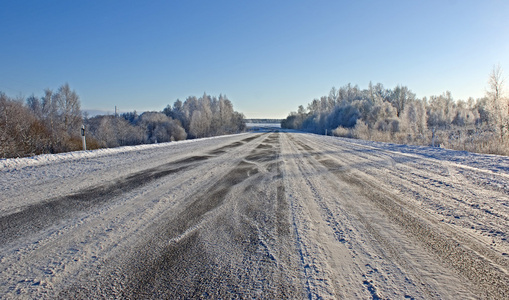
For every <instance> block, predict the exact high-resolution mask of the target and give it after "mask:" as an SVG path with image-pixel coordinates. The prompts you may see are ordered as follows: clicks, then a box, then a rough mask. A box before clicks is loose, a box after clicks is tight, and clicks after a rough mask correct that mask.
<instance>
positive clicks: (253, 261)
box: [0, 132, 509, 299]
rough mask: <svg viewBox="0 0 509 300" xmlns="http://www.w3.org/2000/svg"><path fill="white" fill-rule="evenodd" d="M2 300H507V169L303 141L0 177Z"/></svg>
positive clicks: (53, 164)
mask: <svg viewBox="0 0 509 300" xmlns="http://www.w3.org/2000/svg"><path fill="white" fill-rule="evenodd" d="M0 190H1V194H0V298H2V299H4V298H5V299H10V298H33V299H36V298H37V299H40V298H61V299H70V298H78V299H80V298H81V299H87V298H139V299H147V298H155V299H160V298H171V299H175V298H200V297H202V298H265V299H279V298H289V299H304V298H308V299H318V298H324V299H330V298H339V299H342V298H347V299H349V298H354V299H402V298H408V299H469V298H471V299H479V298H491V299H507V298H508V297H509V242H508V240H507V238H508V235H509V158H505V157H500V156H489V155H473V154H469V153H465V152H456V151H449V150H445V149H431V148H426V147H403V146H398V145H391V144H382V143H373V142H365V141H356V140H348V139H340V138H333V137H325V136H317V135H311V134H302V133H285V132H262V133H249V134H241V135H232V136H224V137H219V138H211V139H203V140H196V141H193V142H180V143H169V144H161V145H155V146H146V147H125V148H120V149H117V150H111V151H109V152H108V151H103V152H101V151H97V152H94V151H91V152H82V153H81V154H75V155H67V156H66V155H60V156H59V155H56V156H46V157H45V158H44V159H34V158H32V159H18V160H4V161H0Z"/></svg>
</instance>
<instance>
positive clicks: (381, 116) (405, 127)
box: [281, 67, 509, 155]
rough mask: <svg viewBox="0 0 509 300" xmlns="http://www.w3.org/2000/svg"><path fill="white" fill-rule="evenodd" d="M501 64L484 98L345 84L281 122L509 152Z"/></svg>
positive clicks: (331, 132)
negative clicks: (424, 93) (422, 96)
mask: <svg viewBox="0 0 509 300" xmlns="http://www.w3.org/2000/svg"><path fill="white" fill-rule="evenodd" d="M503 88H504V79H503V77H502V71H501V69H500V67H494V68H493V71H492V72H491V74H490V76H489V81H488V89H487V91H486V95H485V96H484V97H482V98H478V99H473V98H471V97H470V98H469V99H467V100H466V101H464V100H458V101H456V100H454V99H453V97H452V95H451V93H450V92H445V93H443V94H442V95H438V96H431V97H429V98H427V97H424V98H417V96H416V95H415V94H414V93H413V92H412V91H411V90H410V89H409V88H408V87H406V86H399V85H398V86H396V87H394V88H392V89H387V88H385V87H384V86H383V85H382V84H381V83H378V84H372V83H369V86H368V88H367V89H360V88H359V87H358V86H357V85H352V84H347V85H345V86H343V87H341V88H339V89H336V88H335V87H333V88H332V89H331V90H330V92H329V95H327V96H322V97H321V98H319V99H314V100H313V101H312V102H311V103H309V104H308V105H307V107H306V108H305V107H304V106H302V105H300V106H299V107H298V110H297V111H296V112H291V113H290V114H289V115H288V117H287V118H286V119H284V120H283V121H282V122H281V127H282V128H288V129H297V130H303V131H307V132H313V133H317V134H329V135H337V136H343V137H351V138H359V139H366V140H375V141H382V142H395V143H400V144H414V145H431V146H441V147H447V148H450V149H456V150H466V151H471V152H482V153H493V154H503V155H509V147H508V146H509V139H508V135H509V110H508V109H509V106H508V99H507V97H505V95H504V92H503Z"/></svg>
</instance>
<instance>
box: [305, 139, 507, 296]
mask: <svg viewBox="0 0 509 300" xmlns="http://www.w3.org/2000/svg"><path fill="white" fill-rule="evenodd" d="M301 146H302V147H303V148H304V150H306V151H308V152H309V154H310V156H313V155H316V154H313V153H314V152H315V150H314V149H313V148H311V147H309V146H308V145H305V144H301ZM316 159H317V161H318V162H319V163H321V164H322V165H323V166H324V167H325V168H327V169H328V170H329V171H330V172H331V173H333V174H334V175H335V176H336V177H338V178H339V179H340V180H341V181H343V182H347V183H349V184H350V185H352V186H356V187H357V188H358V191H359V192H360V193H361V194H363V195H365V196H366V198H367V199H370V200H371V201H372V203H373V204H375V205H376V206H377V207H379V208H380V209H382V210H383V211H384V212H385V213H386V214H387V215H389V216H390V218H391V219H392V220H393V222H395V223H396V224H398V225H399V226H401V228H403V229H404V230H406V231H408V232H409V233H410V234H411V235H413V236H415V237H417V238H418V240H420V242H421V243H422V244H423V245H424V246H425V247H426V248H427V249H429V250H430V251H432V252H433V253H434V254H435V255H438V256H439V257H440V258H441V259H442V260H443V261H445V262H447V264H448V265H450V266H452V267H453V268H454V269H456V270H457V272H459V273H460V274H461V275H463V276H465V277H467V278H468V279H470V280H471V281H472V282H474V283H475V284H477V285H478V287H480V288H481V289H482V291H483V293H484V295H483V296H484V297H488V298H494V299H504V298H506V297H508V296H509V285H508V283H509V275H508V274H507V270H506V268H507V265H506V264H507V260H505V259H502V258H501V257H498V256H497V255H494V254H491V250H490V249H488V248H485V247H483V246H482V245H480V244H478V243H476V242H475V241H474V240H471V239H470V238H468V237H466V236H460V235H459V232H452V231H450V230H448V229H447V227H445V226H440V224H438V222H437V221H436V220H433V219H432V218H427V217H426V215H425V213H424V212H423V211H419V210H416V209H415V208H413V207H412V206H411V205H410V204H409V203H405V201H403V200H402V199H399V197H398V196H396V195H394V194H392V193H391V192H390V191H387V190H384V189H383V188H381V187H380V186H377V185H376V182H375V183H373V182H371V181H369V180H366V179H364V178H363V177H362V175H361V174H360V173H359V172H356V170H354V169H351V168H345V165H343V164H341V163H338V162H336V161H335V160H334V159H328V158H325V159H324V158H321V157H319V156H318V157H316ZM492 259H494V260H492Z"/></svg>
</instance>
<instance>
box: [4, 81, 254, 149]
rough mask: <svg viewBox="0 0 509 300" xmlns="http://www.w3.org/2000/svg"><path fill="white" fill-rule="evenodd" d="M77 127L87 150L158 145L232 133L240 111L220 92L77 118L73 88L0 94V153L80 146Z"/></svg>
mask: <svg viewBox="0 0 509 300" xmlns="http://www.w3.org/2000/svg"><path fill="white" fill-rule="evenodd" d="M82 125H85V127H86V134H87V148H88V149H97V148H104V147H117V146H126V145H138V144H145V143H163V142H170V141H179V140H185V139H189V138H202V137H208V136H215V135H223V134H232V133H238V132H242V131H244V130H245V126H246V125H245V122H244V115H243V114H241V113H239V112H237V111H235V110H234V109H233V104H232V102H231V101H230V100H228V98H227V97H226V96H223V95H220V96H219V97H218V98H216V97H212V96H209V95H207V94H204V95H203V96H202V97H200V98H197V97H194V96H191V97H188V98H187V99H186V100H185V101H184V102H182V101H180V100H177V101H175V103H174V104H173V106H171V105H168V106H167V107H166V108H164V109H163V110H162V111H159V112H143V113H141V114H138V113H137V112H136V111H134V112H129V113H123V114H120V115H99V116H94V117H91V118H88V117H83V114H82V111H81V103H80V99H79V96H78V95H77V93H76V91H74V90H72V89H71V88H70V87H69V84H67V83H66V84H63V85H62V86H60V87H59V88H58V89H57V90H56V91H53V90H51V89H46V90H44V95H43V96H42V97H36V96H34V95H31V96H30V97H28V98H26V99H24V98H22V97H17V98H11V97H8V96H7V95H6V94H5V93H3V92H0V157H1V158H11V157H23V156H32V155H38V154H45V153H60V152H68V151H76V150H81V149H82V143H81V135H80V134H81V131H80V128H81V126H82Z"/></svg>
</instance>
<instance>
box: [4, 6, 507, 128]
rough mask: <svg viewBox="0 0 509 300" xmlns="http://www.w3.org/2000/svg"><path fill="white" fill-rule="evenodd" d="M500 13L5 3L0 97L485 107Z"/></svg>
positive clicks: (282, 106)
mask: <svg viewBox="0 0 509 300" xmlns="http://www.w3.org/2000/svg"><path fill="white" fill-rule="evenodd" d="M508 16H509V1H495V0H493V1H485V0H483V1H481V0H478V1H463V0H456V1H455V0H450V1H446V0H442V1H430V0H415V1H414V0H405V1H353V0H352V1H240V0H239V1H192V0H191V1H52V0H44V1H25V0H2V1H1V2H0V53H1V55H0V91H3V92H5V93H6V94H8V95H10V96H13V97H14V96H19V95H21V96H25V97H26V96H29V95H31V94H32V93H33V94H35V95H36V96H42V95H43V89H44V88H52V89H57V88H58V86H60V85H61V84H63V83H65V82H68V83H69V84H70V86H71V88H73V89H75V90H76V92H77V93H78V94H79V96H80V99H81V104H82V108H84V109H102V110H109V111H112V110H113V107H114V106H115V105H117V106H118V107H119V108H120V109H121V110H123V111H128V110H137V111H146V110H162V109H163V108H164V107H165V106H166V105H167V104H173V102H174V101H175V100H176V99H177V98H180V99H181V100H184V99H185V98H186V97H187V96H190V95H195V96H201V95H203V92H206V93H207V94H211V95H219V93H223V94H226V95H227V96H228V98H229V99H230V100H232V102H233V103H234V107H235V109H236V110H238V111H241V112H243V113H244V114H245V115H246V116H247V117H251V118H257V117H269V118H283V117H286V115H287V114H288V113H289V112H290V111H292V110H296V108H297V106H298V105H300V104H307V103H309V102H310V101H311V100H312V99H313V98H317V97H320V96H322V95H326V94H328V92H329V90H330V88H331V87H332V86H336V87H340V86H342V85H345V84H347V83H349V82H351V83H353V84H358V85H359V86H360V87H361V88H366V87H367V85H368V83H369V82H370V81H372V82H373V83H377V82H380V83H382V84H384V86H386V87H387V88H389V87H390V88H392V87H394V86H396V85H397V84H401V85H406V86H408V87H409V88H410V89H411V90H412V91H413V92H414V93H416V94H417V96H418V97H423V96H430V95H438V94H442V93H443V92H445V91H447V90H449V91H451V92H452V95H453V97H454V98H455V99H467V98H468V97H469V96H472V97H474V98H477V97H481V96H483V94H484V90H485V88H486V85H487V79H488V75H489V73H490V71H491V69H492V67H493V65H495V64H498V63H499V64H500V65H501V67H502V69H503V70H504V75H506V76H507V75H508V74H509V21H508Z"/></svg>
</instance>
